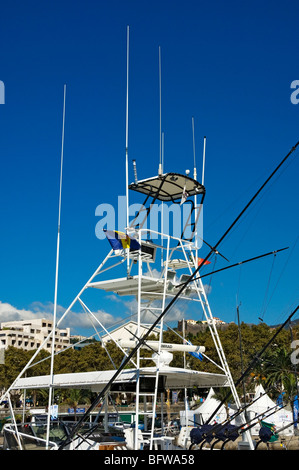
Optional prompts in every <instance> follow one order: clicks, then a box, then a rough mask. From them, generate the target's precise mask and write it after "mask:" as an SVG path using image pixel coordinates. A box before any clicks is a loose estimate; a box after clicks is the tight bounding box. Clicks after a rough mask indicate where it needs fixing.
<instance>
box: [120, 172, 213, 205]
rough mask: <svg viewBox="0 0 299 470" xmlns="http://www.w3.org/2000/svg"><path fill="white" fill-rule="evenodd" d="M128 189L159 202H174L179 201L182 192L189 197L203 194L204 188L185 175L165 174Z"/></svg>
mask: <svg viewBox="0 0 299 470" xmlns="http://www.w3.org/2000/svg"><path fill="white" fill-rule="evenodd" d="M129 189H132V190H133V191H137V192H139V193H143V194H146V195H147V196H151V197H153V198H155V199H158V200H160V201H175V200H177V199H181V197H182V194H183V192H184V191H187V193H188V195H189V196H195V195H197V194H202V195H204V194H205V187H204V186H203V185H202V184H200V183H199V182H198V181H196V180H194V179H193V178H190V177H189V176H187V175H181V174H179V173H165V174H163V175H158V176H155V177H153V178H148V179H145V180H140V181H137V183H131V184H130V185H129Z"/></svg>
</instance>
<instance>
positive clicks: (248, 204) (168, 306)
mask: <svg viewBox="0 0 299 470" xmlns="http://www.w3.org/2000/svg"><path fill="white" fill-rule="evenodd" d="M298 145H299V141H298V142H297V143H296V144H295V145H294V147H292V148H291V150H290V151H289V152H288V154H287V155H286V156H285V157H284V158H283V159H282V160H281V162H280V163H279V164H278V165H277V166H276V168H275V169H274V170H273V171H272V173H271V174H270V176H268V178H267V179H266V180H265V182H264V183H263V184H262V185H261V186H260V188H259V189H258V191H256V193H255V194H254V196H253V197H252V198H251V199H250V201H249V202H248V203H247V204H246V206H245V207H244V208H243V209H242V211H241V212H240V213H239V215H238V216H237V217H236V218H235V220H234V221H233V222H232V224H231V225H230V226H229V227H228V229H227V230H226V231H225V232H224V234H223V235H222V236H221V237H220V239H219V240H218V242H217V243H216V244H215V246H214V247H213V249H211V250H210V252H209V253H208V254H207V256H206V257H205V258H204V259H203V260H202V261H201V262H200V264H199V265H198V267H197V268H196V269H195V271H194V272H193V273H192V274H191V275H190V277H189V279H188V281H187V282H188V283H189V282H191V281H192V280H193V278H194V277H195V276H196V275H197V273H198V272H199V270H200V269H201V268H202V266H203V265H204V263H205V262H206V261H207V260H208V259H209V258H210V256H211V255H212V254H213V253H214V252H215V250H216V248H217V247H218V246H219V245H220V244H221V243H222V241H223V240H224V239H225V238H226V236H227V235H228V234H229V232H230V231H231V230H232V229H233V227H234V226H235V225H236V224H237V222H238V221H239V220H240V218H241V217H242V216H243V214H244V213H245V212H246V211H247V209H248V208H249V207H250V206H251V204H252V203H253V202H254V201H255V199H256V198H257V197H258V195H259V194H260V193H261V192H262V190H263V189H264V187H265V186H266V185H267V184H268V183H269V181H270V180H271V179H272V178H273V176H274V175H275V174H276V173H277V172H278V170H279V169H280V168H281V167H282V165H283V164H284V163H285V162H286V161H287V159H288V158H289V157H290V156H291V155H292V153H293V152H294V151H295V150H296V149H297V147H298ZM140 257H141V252H140V250H139V262H141V260H140ZM185 287H186V286H185V285H184V286H182V287H181V288H180V289H179V291H178V292H177V294H176V295H175V296H174V297H173V298H172V299H171V300H170V302H169V304H168V305H167V306H166V307H165V309H164V310H163V312H162V313H161V314H160V316H159V317H158V318H157V320H156V321H155V322H154V323H153V324H152V326H151V327H150V328H149V329H148V330H147V332H146V333H145V335H144V336H143V337H141V338H140V339H139V341H138V343H137V345H136V346H135V348H134V349H133V350H132V351H131V353H130V354H129V355H128V356H127V358H126V359H125V361H124V362H123V363H122V365H121V366H120V367H119V369H118V370H117V371H116V372H115V374H114V375H113V377H112V378H111V379H110V380H109V382H108V383H107V384H106V385H105V387H104V388H103V390H102V391H101V392H100V393H99V394H98V396H97V397H96V398H95V400H94V401H93V402H92V403H91V405H90V407H89V409H88V410H87V411H86V412H85V413H84V415H83V416H82V417H81V418H80V419H79V421H78V423H77V424H76V425H75V426H74V428H73V429H72V431H71V433H70V435H69V436H68V437H67V438H66V440H65V442H63V443H62V444H61V445H60V447H59V449H63V447H65V446H66V445H68V443H70V442H71V441H72V439H73V437H74V436H75V434H76V432H77V431H78V430H79V429H80V427H81V425H82V423H83V422H84V421H85V420H86V419H87V418H88V416H89V415H90V413H91V411H92V410H93V409H94V408H95V407H96V406H97V405H98V403H99V402H100V400H101V399H102V398H103V397H104V396H105V395H106V394H107V392H108V391H109V390H110V387H111V385H112V383H113V382H114V381H115V380H116V379H117V377H118V376H119V374H120V373H121V372H122V370H123V369H124V368H125V366H126V365H127V364H128V363H129V361H130V360H131V358H132V357H133V356H134V355H135V354H136V352H137V351H138V350H139V348H140V347H141V346H142V345H143V344H144V342H145V340H146V339H147V338H148V336H149V335H150V334H151V332H152V331H153V330H154V328H155V327H156V325H158V323H160V321H161V320H162V318H163V317H164V316H165V314H166V313H167V312H168V310H169V309H170V308H171V307H172V305H173V304H174V303H175V302H176V300H177V299H178V298H179V296H180V295H181V294H182V293H183V291H184V289H185Z"/></svg>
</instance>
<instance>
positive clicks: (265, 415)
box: [229, 398, 297, 434]
mask: <svg viewBox="0 0 299 470" xmlns="http://www.w3.org/2000/svg"><path fill="white" fill-rule="evenodd" d="M295 401H296V398H295V399H294V400H291V401H290V402H289V404H290V405H292V404H293V403H294V402H295ZM287 405H288V404H287V403H286V404H285V405H283V406H279V405H278V404H277V403H276V404H275V405H274V406H272V407H271V408H269V409H268V410H266V411H263V412H261V413H259V414H258V415H256V416H254V417H253V418H252V419H251V420H249V421H248V422H247V424H248V423H252V421H256V420H257V421H259V420H260V418H261V420H265V419H268V418H269V417H270V416H272V415H273V414H275V413H277V412H278V411H280V410H283V409H284V408H286V407H287ZM272 410H273V411H272ZM270 411H272V412H271V413H269V412H270ZM296 421H297V420H294V421H293V422H292V423H291V424H294V422H296ZM256 424H257V422H254V423H252V424H251V425H250V426H246V425H245V427H244V425H241V426H239V427H238V428H237V431H238V430H239V429H241V431H240V434H243V433H244V432H245V431H247V430H249V429H251V428H252V427H253V426H255V425H256ZM291 424H288V425H287V426H286V427H284V428H282V429H280V430H278V431H277V432H276V434H277V433H278V432H281V431H282V430H283V429H286V428H287V427H289V426H290V425H291ZM229 434H231V433H229Z"/></svg>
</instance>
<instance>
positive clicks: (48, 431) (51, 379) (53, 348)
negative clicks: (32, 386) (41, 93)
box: [46, 85, 66, 448]
mask: <svg viewBox="0 0 299 470" xmlns="http://www.w3.org/2000/svg"><path fill="white" fill-rule="evenodd" d="M65 97H66V85H64V92H63V117H62V139H61V158H60V184H59V186H60V187H59V206H58V230H57V249H56V273H55V293H54V314H53V330H52V348H51V366H50V383H49V402H48V417H47V438H46V447H47V448H48V446H49V434H50V419H51V405H52V391H53V369H54V353H55V329H56V314H57V288H58V267H59V248H60V216H61V194H62V169H63V149H64V123H65Z"/></svg>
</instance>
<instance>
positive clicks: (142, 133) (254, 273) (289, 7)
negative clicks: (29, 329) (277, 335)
mask: <svg viewBox="0 0 299 470" xmlns="http://www.w3.org/2000/svg"><path fill="white" fill-rule="evenodd" d="M298 13H299V6H298V2H296V1H288V2H278V1H276V2H273V1H271V2H270V1H263V2H262V3H260V2H257V1H251V2H237V1H228V2H222V1H216V2H202V1H192V0H184V1H176V0H175V1H168V0H165V1H163V2H158V1H155V0H151V1H150V2H149V1H141V2H140V1H139V2H137V1H133V0H131V1H127V2H122V1H109V2H108V1H102V0H100V1H97V2H96V1H85V2H83V1H75V2H72V3H70V2H67V1H61V2H57V1H53V2H37V1H29V2H25V3H24V2H20V1H12V2H6V5H4V6H3V5H2V7H1V17H0V43H1V50H0V58H1V67H0V80H2V81H3V82H4V84H5V104H4V105H0V123H1V126H0V155H1V187H0V188H1V189H0V198H1V205H0V207H1V209H0V210H1V231H0V242H1V243H0V247H1V248H0V259H1V273H0V276H1V279H0V281H1V282H0V301H1V304H0V321H4V320H8V319H14V318H20V317H22V316H23V317H27V316H32V315H40V314H41V313H43V314H50V313H51V311H52V303H53V299H54V278H55V256H56V236H57V217H58V192H59V171H60V146H61V126H62V101H63V85H64V83H66V84H67V100H66V128H65V147H64V173H63V194H62V219H61V251H60V270H59V289H58V304H59V306H60V307H61V310H62V311H63V308H66V307H67V306H68V305H69V304H70V302H71V301H72V299H73V298H74V296H75V295H76V294H77V293H78V291H79V290H80V289H81V287H82V286H83V285H84V284H85V282H86V280H87V279H88V278H89V276H90V275H91V274H92V272H93V271H94V270H95V268H96V267H97V266H98V264H99V263H100V261H101V260H102V258H103V257H104V256H105V255H106V253H107V251H108V249H109V246H108V244H107V242H106V241H103V240H98V239H97V237H96V236H95V226H96V223H97V221H98V219H97V218H96V216H95V209H96V207H97V206H98V205H99V204H101V203H103V202H105V203H109V204H113V205H115V204H116V201H117V194H122V195H124V194H125V178H124V176H125V173H124V171H125V166H124V165H125V98H126V28H127V25H129V26H130V90H129V158H130V159H132V158H136V160H137V162H138V176H139V178H145V177H148V176H152V175H154V174H156V172H157V168H158V163H159V75H158V48H159V46H160V47H161V52H162V130H163V132H164V134H165V168H164V169H165V171H177V172H184V171H185V169H186V168H187V167H190V168H192V165H193V149H192V128H191V119H192V116H194V121H195V141H196V155H197V161H198V166H199V167H201V157H202V145H203V137H204V136H207V153H206V172H205V186H206V191H207V195H206V199H205V208H204V238H205V239H206V240H207V241H209V243H211V244H213V243H216V242H217V241H218V239H219V238H220V237H221V236H222V234H223V233H224V231H225V230H226V228H227V227H228V226H229V225H230V223H231V222H232V221H233V220H234V218H235V217H236V216H237V215H238V213H239V212H240V210H241V209H242V208H243V207H244V205H245V204H246V203H247V201H248V200H249V199H250V198H251V196H252V195H253V194H254V192H255V191H256V190H257V189H258V187H259V186H260V184H262V183H263V181H264V180H265V179H266V178H267V176H268V175H269V174H270V172H271V171H272V170H273V169H274V168H275V166H276V165H277V164H278V163H279V162H280V160H281V159H282V158H283V157H284V156H285V155H286V154H287V153H288V151H289V150H290V148H291V147H292V146H293V145H294V144H295V143H296V142H297V141H298V140H299V104H298V105H294V104H292V102H291V100H290V96H291V93H292V91H293V90H292V89H291V82H292V81H293V80H296V79H299V70H298V60H297V55H298V52H297V44H298V25H297V18H298ZM297 153H298V152H296V153H295V154H294V155H293V156H292V158H291V159H290V161H288V164H287V165H286V166H285V167H283V171H281V172H280V173H279V175H278V176H279V177H278V178H275V179H274V180H273V181H272V183H271V185H269V186H267V189H266V191H264V192H263V194H262V197H260V198H259V199H258V201H257V204H255V205H254V206H253V207H252V208H251V209H250V211H249V212H248V213H246V216H245V217H244V218H242V220H241V221H240V223H239V224H238V226H237V227H236V229H235V230H234V231H233V232H232V233H231V234H230V236H229V237H228V238H227V239H225V241H224V243H223V245H221V250H220V251H222V252H223V254H225V256H226V257H227V258H228V259H229V260H230V261H231V262H232V263H233V262H237V261H240V260H243V259H246V258H250V257H253V256H256V255H259V254H262V253H265V252H268V251H271V250H276V249H279V248H283V247H285V246H289V247H290V249H289V250H288V251H285V252H283V253H281V254H279V255H278V256H277V257H276V258H275V262H274V265H273V270H272V276H271V278H270V284H269V289H268V290H267V285H268V282H269V274H270V271H271V267H272V262H273V258H272V257H269V258H265V259H264V260H261V261H257V262H256V263H252V264H250V265H247V266H246V268H245V266H244V267H243V268H242V270H240V269H239V268H237V269H236V268H235V269H233V270H231V271H227V272H226V273H225V274H223V275H222V274H221V275H217V276H216V275H215V276H214V277H213V280H212V290H211V293H210V296H209V298H210V303H211V307H212V310H213V313H214V315H215V316H217V317H220V318H222V319H223V320H225V321H235V320H236V308H235V307H236V294H237V293H238V299H239V302H241V308H240V313H241V319H242V320H244V321H246V322H253V323H258V321H259V320H258V317H259V316H261V312H262V309H263V304H264V301H265V299H266V301H269V305H267V309H266V311H265V312H264V314H263V319H264V321H265V322H267V323H269V324H273V323H277V322H278V321H282V320H283V319H284V318H285V317H286V315H287V314H288V313H290V311H291V310H292V308H293V307H294V306H296V305H297V302H298V275H297V272H298V270H297V266H298V250H299V243H296V242H297V237H298V189H297V187H298V170H299V163H298V156H297ZM206 253H207V252H206V251H205V249H203V253H202V254H203V255H205V254H206ZM224 265H225V263H223V262H222V261H221V260H218V261H217V266H218V267H220V266H224ZM267 293H268V296H267V297H266V294H267ZM110 300H111V299H110ZM112 300H114V302H113V301H112V303H111V302H110V304H109V305H108V299H107V298H105V297H103V296H102V297H99V299H95V298H94V299H92V301H91V302H92V303H91V308H92V309H93V310H94V311H99V315H100V313H101V312H102V313H103V315H106V316H107V322H108V323H109V321H110V320H111V318H110V315H116V317H117V318H118V317H119V315H120V311H121V312H122V315H125V314H128V312H130V307H129V303H128V304H127V305H122V307H121V309H120V303H119V302H116V301H115V300H116V299H112ZM266 304H268V302H266ZM107 314H108V315H107ZM188 314H190V316H191V317H192V318H197V315H198V313H197V312H194V311H190V312H188V313H187V315H188ZM78 318H81V317H78ZM78 318H75V316H74V317H73V318H72V322H73V328H74V330H73V331H75V330H76V331H77V332H78V331H82V332H83V331H84V332H85V330H83V328H81V327H83V323H82V324H80V321H79V320H78Z"/></svg>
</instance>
